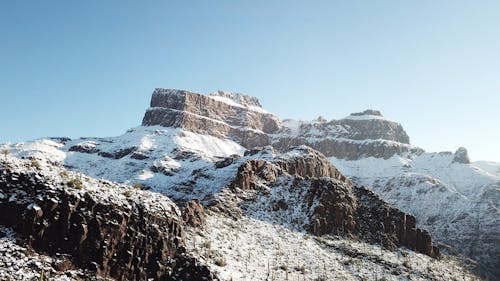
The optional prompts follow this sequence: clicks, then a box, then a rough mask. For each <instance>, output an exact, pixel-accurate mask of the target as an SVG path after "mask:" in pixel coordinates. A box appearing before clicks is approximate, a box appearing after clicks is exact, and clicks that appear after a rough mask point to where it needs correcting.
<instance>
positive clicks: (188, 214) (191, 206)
mask: <svg viewBox="0 0 500 281" xmlns="http://www.w3.org/2000/svg"><path fill="white" fill-rule="evenodd" d="M182 219H183V220H184V222H185V223H186V224H187V225H189V226H192V227H200V226H203V225H205V212H204V210H203V205H202V204H201V202H200V200H199V199H194V200H191V201H188V202H187V203H186V205H185V206H184V209H183V210H182Z"/></svg>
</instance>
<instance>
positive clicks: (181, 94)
mask: <svg viewBox="0 0 500 281" xmlns="http://www.w3.org/2000/svg"><path fill="white" fill-rule="evenodd" d="M219 96H220V95H219ZM223 96H224V95H223ZM226 96H227V95H226ZM230 96H231V97H232V98H236V99H237V100H238V101H240V102H242V103H243V104H230V103H226V102H223V101H219V100H217V99H214V98H211V97H209V96H205V95H201V94H197V93H193V92H189V91H183V90H170V89H156V90H155V91H154V93H153V96H152V98H151V107H150V108H149V109H148V110H147V111H146V114H145V115H144V118H143V121H142V124H143V125H144V126H154V125H160V126H165V127H180V128H184V129H186V130H189V131H192V132H196V133H202V134H208V135H213V136H216V137H229V138H233V139H236V140H237V141H238V142H239V143H241V145H243V146H245V147H248V148H250V147H254V146H264V145H268V144H270V140H269V136H268V134H271V133H274V132H276V131H277V130H278V129H279V128H280V127H281V123H280V121H279V119H278V118H277V117H275V116H274V115H272V114H269V113H265V112H263V111H259V110H253V109H252V108H251V107H249V106H254V107H258V108H260V103H258V100H256V99H255V98H251V97H246V96H243V95H241V94H237V95H230Z"/></svg>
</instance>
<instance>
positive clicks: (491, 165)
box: [472, 161, 500, 177]
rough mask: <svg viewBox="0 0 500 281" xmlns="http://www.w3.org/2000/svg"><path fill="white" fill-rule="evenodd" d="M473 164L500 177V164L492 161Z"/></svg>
mask: <svg viewBox="0 0 500 281" xmlns="http://www.w3.org/2000/svg"><path fill="white" fill-rule="evenodd" d="M472 164H473V165H474V166H476V167H478V168H480V169H481V170H483V171H485V172H488V173H490V174H492V175H495V176H497V177H500V163H497V162H491V161H476V162H474V163H472Z"/></svg>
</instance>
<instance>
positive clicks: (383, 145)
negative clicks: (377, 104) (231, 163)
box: [273, 110, 423, 160]
mask: <svg viewBox="0 0 500 281" xmlns="http://www.w3.org/2000/svg"><path fill="white" fill-rule="evenodd" d="M409 143H410V138H409V137H408V135H407V134H406V132H405V131H404V129H403V127H402V126H401V125H400V124H399V123H396V122H392V121H389V120H387V119H385V118H383V116H382V114H381V113H380V112H379V111H375V110H366V111H364V112H360V113H353V114H351V115H350V116H348V117H347V118H344V119H340V120H331V121H325V120H317V121H313V122H298V123H297V121H291V120H285V121H284V122H283V128H282V129H281V130H280V131H279V132H278V133H277V134H275V135H274V136H273V146H274V147H275V148H277V149H278V150H279V151H286V150H287V149H289V148H290V147H293V146H297V145H307V146H310V147H312V148H314V149H316V150H318V151H320V152H321V153H323V154H324V155H325V156H327V157H332V156H333V157H336V158H339V159H347V160H355V159H360V158H362V157H376V158H384V159H387V158H390V157H391V156H393V155H395V154H403V153H406V152H413V153H417V154H418V153H422V152H423V150H422V149H420V148H417V147H413V146H411V145H410V144H409Z"/></svg>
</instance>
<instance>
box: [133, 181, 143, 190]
mask: <svg viewBox="0 0 500 281" xmlns="http://www.w3.org/2000/svg"><path fill="white" fill-rule="evenodd" d="M134 188H135V189H139V190H141V189H142V184H140V183H136V184H134Z"/></svg>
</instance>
